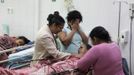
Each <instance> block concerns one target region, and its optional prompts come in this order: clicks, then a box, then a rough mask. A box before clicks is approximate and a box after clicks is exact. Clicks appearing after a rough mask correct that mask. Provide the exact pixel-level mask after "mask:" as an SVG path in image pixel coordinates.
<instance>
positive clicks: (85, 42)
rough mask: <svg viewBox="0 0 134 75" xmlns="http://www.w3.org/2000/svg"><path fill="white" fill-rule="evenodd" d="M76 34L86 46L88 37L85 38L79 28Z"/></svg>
mask: <svg viewBox="0 0 134 75" xmlns="http://www.w3.org/2000/svg"><path fill="white" fill-rule="evenodd" d="M78 32H79V34H80V36H81V38H82V41H83V43H84V44H88V37H87V36H86V34H85V33H84V32H83V31H82V30H81V29H80V28H79V30H78Z"/></svg>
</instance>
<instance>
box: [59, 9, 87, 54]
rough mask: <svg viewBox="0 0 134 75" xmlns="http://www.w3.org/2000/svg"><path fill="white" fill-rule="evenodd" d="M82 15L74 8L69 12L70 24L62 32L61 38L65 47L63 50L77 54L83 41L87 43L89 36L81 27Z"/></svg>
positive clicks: (68, 20)
mask: <svg viewBox="0 0 134 75" xmlns="http://www.w3.org/2000/svg"><path fill="white" fill-rule="evenodd" d="M81 21H82V15H81V13H80V12H79V11H77V10H73V11H70V12H69V13H68V14H67V23H68V26H67V27H66V28H64V29H63V31H62V32H60V33H59V34H58V35H59V39H60V40H61V42H62V44H63V46H64V47H62V48H64V49H65V50H64V49H62V50H63V52H68V53H72V54H77V53H78V50H79V48H80V45H81V44H82V43H84V44H87V43H88V38H87V36H86V35H85V33H84V32H83V31H82V29H81V27H80V22H81Z"/></svg>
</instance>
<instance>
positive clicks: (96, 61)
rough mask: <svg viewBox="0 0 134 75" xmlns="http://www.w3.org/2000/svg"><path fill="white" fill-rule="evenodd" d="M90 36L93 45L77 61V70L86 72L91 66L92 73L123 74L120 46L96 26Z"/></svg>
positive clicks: (97, 74) (95, 74)
mask: <svg viewBox="0 0 134 75" xmlns="http://www.w3.org/2000/svg"><path fill="white" fill-rule="evenodd" d="M90 37H91V41H92V44H93V45H94V46H92V48H91V49H90V50H89V51H88V52H87V53H86V54H85V55H84V56H83V57H82V58H81V59H80V60H79V61H78V64H77V66H78V68H79V70H80V71H82V72H84V73H87V72H88V71H89V69H90V67H91V66H92V67H93V70H94V75H124V73H123V69H122V57H121V52H120V48H119V46H118V45H117V44H116V43H114V42H112V41H111V38H110V36H109V33H108V32H107V31H106V30H105V29H104V28H103V27H101V26H98V27H95V28H94V29H93V30H92V31H91V33H90Z"/></svg>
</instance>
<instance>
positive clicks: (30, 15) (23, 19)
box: [0, 0, 36, 40]
mask: <svg viewBox="0 0 134 75" xmlns="http://www.w3.org/2000/svg"><path fill="white" fill-rule="evenodd" d="M35 6H36V5H35V2H34V0H5V2H4V3H0V8H1V9H0V16H2V17H1V19H0V20H1V21H0V26H2V25H3V24H6V25H9V29H10V35H11V36H19V35H24V36H26V37H28V38H29V39H32V40H33V38H34V29H35V28H34V27H35V14H36V13H35V10H36V9H35ZM0 28H1V29H0V30H2V27H0ZM1 34H2V32H1Z"/></svg>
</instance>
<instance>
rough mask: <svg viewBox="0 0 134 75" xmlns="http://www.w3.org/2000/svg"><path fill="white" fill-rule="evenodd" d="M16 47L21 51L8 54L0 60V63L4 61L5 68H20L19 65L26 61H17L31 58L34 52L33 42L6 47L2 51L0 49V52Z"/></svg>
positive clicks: (24, 64)
mask: <svg viewBox="0 0 134 75" xmlns="http://www.w3.org/2000/svg"><path fill="white" fill-rule="evenodd" d="M16 49H19V50H22V51H20V52H17V53H13V54H10V55H9V56H8V59H6V60H2V61H0V63H6V67H7V68H21V67H24V66H26V65H28V63H18V62H19V61H23V62H24V61H27V60H31V59H32V55H33V52H34V44H30V45H24V46H19V47H15V48H11V49H7V50H4V51H0V54H2V53H6V52H11V51H14V50H16ZM24 49H25V50H24Z"/></svg>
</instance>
